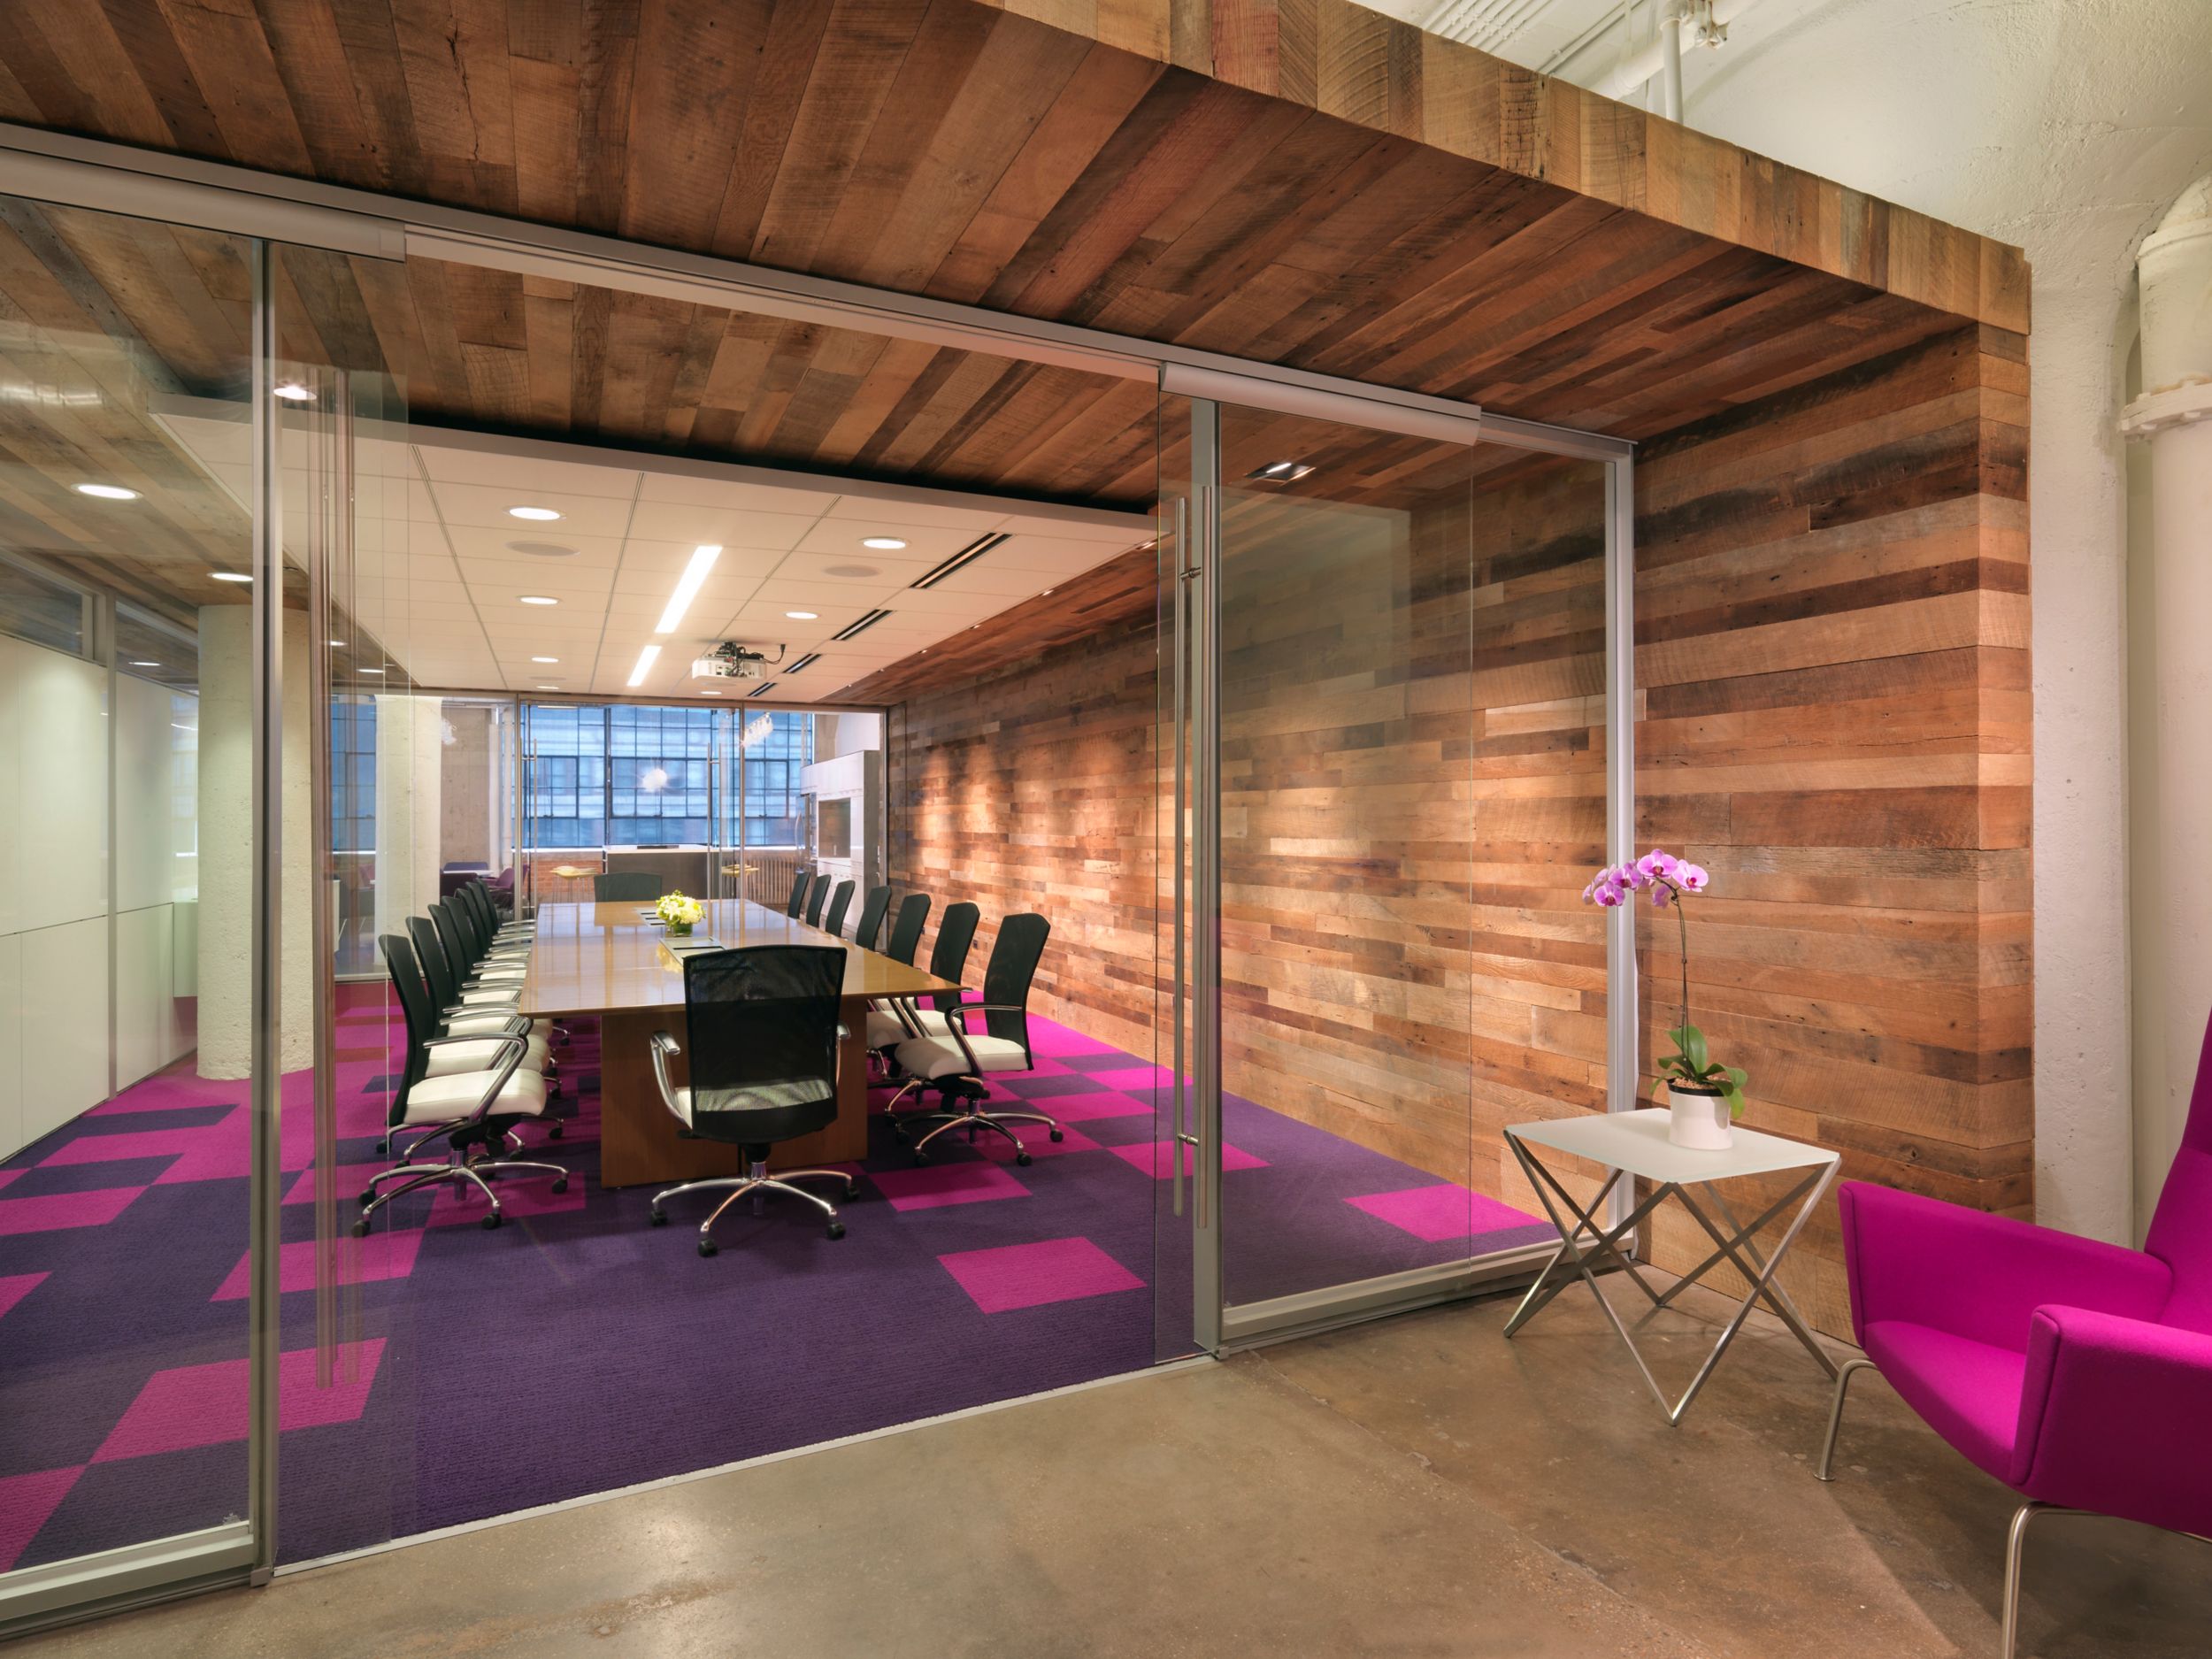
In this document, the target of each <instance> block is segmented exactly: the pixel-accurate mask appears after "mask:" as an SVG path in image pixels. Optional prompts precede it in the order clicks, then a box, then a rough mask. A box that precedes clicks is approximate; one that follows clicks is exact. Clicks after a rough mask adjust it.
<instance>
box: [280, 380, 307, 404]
mask: <svg viewBox="0 0 2212 1659" xmlns="http://www.w3.org/2000/svg"><path fill="white" fill-rule="evenodd" d="M272 389H273V390H274V392H275V393H276V395H277V396H279V397H281V398H282V399H283V400H284V401H285V402H286V403H313V402H314V401H315V394H314V393H312V392H311V391H309V390H308V389H307V388H305V387H304V386H302V385H301V384H300V383H299V382H298V381H297V380H286V381H283V382H282V383H281V384H280V385H278V386H276V387H274V388H272Z"/></svg>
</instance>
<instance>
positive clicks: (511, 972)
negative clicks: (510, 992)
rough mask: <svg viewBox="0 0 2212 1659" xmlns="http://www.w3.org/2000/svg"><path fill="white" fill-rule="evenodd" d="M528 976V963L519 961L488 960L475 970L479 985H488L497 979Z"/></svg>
mask: <svg viewBox="0 0 2212 1659" xmlns="http://www.w3.org/2000/svg"><path fill="white" fill-rule="evenodd" d="M529 976H530V965H529V964H527V963H521V962H518V963H505V962H488V963H486V964H484V965H483V966H482V967H480V968H479V969H477V971H476V979H477V983H478V984H480V985H489V984H491V983H493V982H494V981H495V980H499V979H527V978H529Z"/></svg>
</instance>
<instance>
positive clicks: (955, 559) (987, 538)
mask: <svg viewBox="0 0 2212 1659" xmlns="http://www.w3.org/2000/svg"><path fill="white" fill-rule="evenodd" d="M1005 540H1006V535H1005V534H1004V533H1003V532H1001V533H999V534H995V535H980V536H978V537H977V538H976V539H975V540H974V541H971V542H969V543H968V545H967V546H965V547H964V548H962V549H960V550H959V551H958V552H957V553H956V554H954V555H953V556H952V557H950V558H949V559H947V560H946V561H945V562H944V563H943V564H941V565H938V566H936V567H935V568H934V569H933V570H931V571H929V572H926V574H924V575H922V576H920V577H918V578H917V579H916V580H913V581H910V582H909V583H908V584H907V586H908V587H910V588H934V587H935V586H936V585H937V584H938V583H939V582H941V581H942V580H945V578H946V577H948V576H949V575H951V574H952V573H953V572H955V571H963V570H965V569H967V568H968V566H969V565H972V564H974V563H975V562H976V560H978V559H979V558H981V557H983V556H984V555H985V554H986V553H988V552H989V551H990V550H991V549H993V548H995V547H996V546H997V545H998V544H999V543H1000V542H1002V541H1005Z"/></svg>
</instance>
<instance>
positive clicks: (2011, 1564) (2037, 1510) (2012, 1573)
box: [1997, 1503, 2092, 1659]
mask: <svg viewBox="0 0 2212 1659" xmlns="http://www.w3.org/2000/svg"><path fill="white" fill-rule="evenodd" d="M2090 1513H2092V1511H2090V1510H2088V1509H2061V1508H2059V1507H2058V1506H2057V1505H2056V1504H2051V1503H2024V1504H2022V1505H2021V1506H2020V1507H2019V1508H2018V1509H2015V1510H2014V1511H2013V1512H2012V1525H2011V1527H2010V1528H2009V1529H2008V1531H2007V1532H2006V1533H2005V1603H2004V1613H2003V1622H2002V1624H2001V1626H2000V1627H1999V1630H1998V1634H1997V1653H1998V1659H2016V1655H2017V1653H2018V1651H2019V1643H2020V1576H2021V1575H2020V1566H2021V1560H2022V1557H2023V1556H2024V1555H2026V1553H2027V1546H2028V1528H2029V1526H2030V1525H2032V1523H2033V1522H2034V1521H2035V1520H2036V1518H2037V1517H2039V1516H2045V1515H2088V1514H2090Z"/></svg>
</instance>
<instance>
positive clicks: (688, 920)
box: [653, 893, 706, 938]
mask: <svg viewBox="0 0 2212 1659" xmlns="http://www.w3.org/2000/svg"><path fill="white" fill-rule="evenodd" d="M653 912H654V914H655V915H657V916H658V917H659V918H661V920H662V921H664V922H665V923H667V924H668V931H669V932H670V933H672V934H674V935H676V936H677V937H679V938H681V937H682V936H683V935H684V934H686V933H689V932H690V931H691V930H692V928H693V927H695V926H697V924H698V921H699V918H701V917H702V916H703V915H705V914H706V912H705V911H704V910H702V909H701V908H700V907H699V901H698V900H696V899H687V898H686V897H684V895H682V894H680V893H664V894H662V895H661V896H660V898H659V900H658V901H657V902H656V903H655V904H654V906H653Z"/></svg>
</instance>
